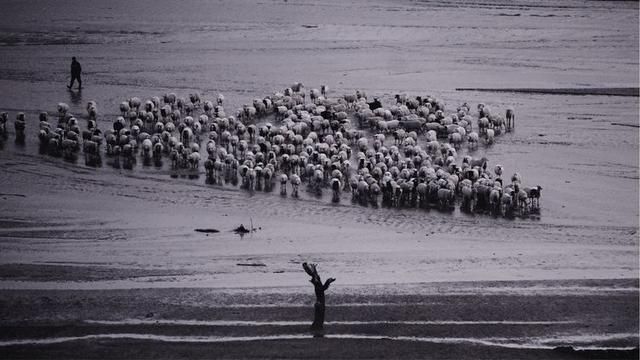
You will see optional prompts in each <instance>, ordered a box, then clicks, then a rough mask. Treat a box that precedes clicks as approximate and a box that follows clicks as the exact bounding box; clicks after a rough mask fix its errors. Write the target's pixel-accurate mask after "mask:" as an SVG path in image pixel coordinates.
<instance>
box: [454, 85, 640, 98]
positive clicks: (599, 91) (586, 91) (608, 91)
mask: <svg viewBox="0 0 640 360" xmlns="http://www.w3.org/2000/svg"><path fill="white" fill-rule="evenodd" d="M456 91H486V92H517V93H526V94H547V95H602V96H635V97H638V96H639V95H640V88H637V87H626V88H575V89H574V88H552V89H535V88H501V89H500V88H484V89H483V88H456Z"/></svg>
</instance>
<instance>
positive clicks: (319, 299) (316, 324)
mask: <svg viewBox="0 0 640 360" xmlns="http://www.w3.org/2000/svg"><path fill="white" fill-rule="evenodd" d="M302 268H303V269H304V271H305V272H306V273H307V274H309V276H311V280H309V281H310V282H311V283H312V284H313V287H314V288H315V292H316V303H315V305H314V306H313V309H314V313H313V324H311V330H313V331H320V330H322V327H323V326H324V310H325V301H324V292H325V291H326V290H327V289H328V288H329V285H331V283H332V282H334V281H336V279H335V278H329V279H327V281H325V282H324V284H323V283H322V280H321V279H320V275H318V271H317V270H316V264H307V263H306V262H305V263H302Z"/></svg>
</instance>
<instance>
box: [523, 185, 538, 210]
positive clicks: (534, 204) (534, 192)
mask: <svg viewBox="0 0 640 360" xmlns="http://www.w3.org/2000/svg"><path fill="white" fill-rule="evenodd" d="M523 190H524V191H525V192H526V194H527V197H528V198H529V199H530V200H531V210H538V209H540V195H541V193H542V186H540V185H536V186H534V187H532V188H527V187H525V188H524V189H523Z"/></svg>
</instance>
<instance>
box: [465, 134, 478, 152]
mask: <svg viewBox="0 0 640 360" xmlns="http://www.w3.org/2000/svg"><path fill="white" fill-rule="evenodd" d="M479 141H480V137H479V136H478V133H476V132H475V131H472V132H470V133H469V135H467V143H468V144H469V148H471V149H474V148H476V147H478V142H479Z"/></svg>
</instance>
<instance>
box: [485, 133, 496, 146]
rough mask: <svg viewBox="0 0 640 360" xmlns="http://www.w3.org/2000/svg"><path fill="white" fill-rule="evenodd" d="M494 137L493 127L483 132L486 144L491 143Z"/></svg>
mask: <svg viewBox="0 0 640 360" xmlns="http://www.w3.org/2000/svg"><path fill="white" fill-rule="evenodd" d="M494 139H495V133H494V131H493V129H487V130H486V132H485V142H486V143H487V145H490V144H493V142H494Z"/></svg>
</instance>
